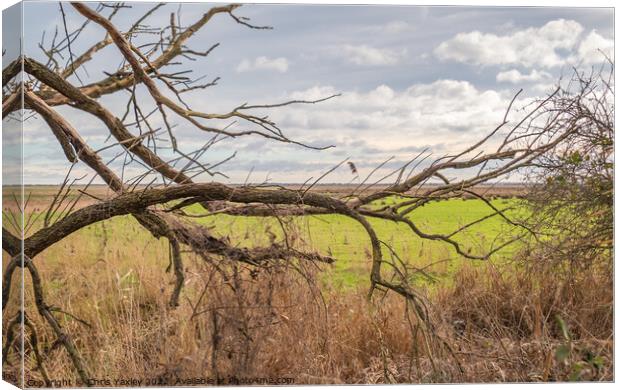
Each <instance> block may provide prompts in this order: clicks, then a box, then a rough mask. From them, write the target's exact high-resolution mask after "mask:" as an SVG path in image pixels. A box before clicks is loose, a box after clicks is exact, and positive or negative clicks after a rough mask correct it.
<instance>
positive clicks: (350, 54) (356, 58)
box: [338, 45, 406, 66]
mask: <svg viewBox="0 0 620 390" xmlns="http://www.w3.org/2000/svg"><path fill="white" fill-rule="evenodd" d="M338 52H339V55H342V56H344V57H345V58H346V60H347V61H348V62H350V63H353V64H355V65H369V66H381V65H396V64H397V63H398V62H399V61H400V60H401V59H402V58H403V56H404V55H405V54H406V51H404V50H403V51H401V52H398V51H395V50H390V49H378V48H375V47H372V46H368V45H342V46H341V47H339V48H338Z"/></svg>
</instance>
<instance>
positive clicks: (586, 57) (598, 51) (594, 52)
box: [577, 30, 614, 64]
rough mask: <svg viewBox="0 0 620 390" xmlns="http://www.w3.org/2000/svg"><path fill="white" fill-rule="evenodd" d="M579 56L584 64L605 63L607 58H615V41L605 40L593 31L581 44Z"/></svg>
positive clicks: (578, 51)
mask: <svg viewBox="0 0 620 390" xmlns="http://www.w3.org/2000/svg"><path fill="white" fill-rule="evenodd" d="M577 55H578V57H579V60H580V61H582V62H583V63H584V64H596V63H600V62H603V61H604V60H605V56H608V57H609V58H613V57H614V41H613V40H611V39H607V38H604V37H603V36H601V35H600V34H599V33H597V32H596V30H592V31H591V32H590V34H588V36H587V37H586V38H585V39H584V40H583V41H581V43H580V44H579V49H578V50H577Z"/></svg>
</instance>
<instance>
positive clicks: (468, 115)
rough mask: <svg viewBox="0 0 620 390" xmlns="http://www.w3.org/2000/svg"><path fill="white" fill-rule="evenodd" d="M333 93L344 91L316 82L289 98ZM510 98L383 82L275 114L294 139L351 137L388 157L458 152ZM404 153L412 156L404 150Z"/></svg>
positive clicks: (441, 85)
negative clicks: (429, 149)
mask: <svg viewBox="0 0 620 390" xmlns="http://www.w3.org/2000/svg"><path fill="white" fill-rule="evenodd" d="M335 92H342V91H337V90H336V89H335V88H333V87H330V86H316V87H313V88H310V89H307V90H304V91H298V92H295V93H293V94H291V95H290V96H288V98H291V99H306V100H312V99H318V98H321V97H325V96H328V95H331V94H333V93H335ZM511 97H512V96H508V95H506V96H504V95H503V94H502V93H500V92H497V91H493V90H479V89H477V88H476V87H475V86H473V85H472V84H471V83H469V82H467V81H458V80H438V81H435V82H433V83H428V84H414V85H412V86H410V87H409V88H407V89H404V90H401V91H398V90H394V89H392V88H390V87H389V86H386V85H380V86H378V87H376V88H374V89H372V90H369V91H348V92H347V91H345V92H343V93H342V96H341V97H338V98H335V99H331V100H329V101H327V102H324V103H321V104H317V105H312V106H295V107H292V106H289V107H288V108H287V109H286V110H282V111H279V112H274V113H273V115H272V118H273V119H274V120H276V122H277V123H278V124H279V125H281V127H282V128H284V129H286V131H287V133H288V134H289V135H291V136H293V137H294V136H295V135H296V134H299V135H300V136H303V137H304V138H306V139H308V137H312V138H313V139H317V140H327V139H329V140H330V142H332V143H335V144H336V145H338V144H340V145H342V143H343V142H345V141H346V140H347V139H357V140H364V141H365V142H366V143H368V144H369V145H372V146H373V148H375V149H376V150H377V151H381V150H383V153H377V155H376V156H375V157H376V158H385V157H389V153H392V152H391V151H393V150H404V148H407V147H419V146H420V145H430V146H432V145H436V146H438V145H440V144H441V145H448V144H449V145H452V147H453V149H454V150H455V151H456V150H459V149H461V148H462V147H463V145H469V144H471V143H472V142H473V141H475V140H476V139H477V138H480V137H482V136H483V135H484V134H486V133H487V132H488V131H490V130H491V129H493V128H494V127H495V126H496V125H497V124H498V123H499V121H501V118H502V116H503V114H504V112H505V110H506V107H507V105H508V102H509V100H510V98H511ZM297 138H299V136H298V137H297ZM449 145H448V146H449ZM442 147H443V146H442ZM379 155H381V156H380V157H379ZM366 157H370V156H366ZM397 157H398V156H397ZM400 157H401V158H405V159H406V158H407V157H411V156H410V155H409V154H407V153H405V152H403V153H402V155H401V156H400Z"/></svg>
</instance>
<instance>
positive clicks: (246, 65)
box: [237, 56, 289, 73]
mask: <svg viewBox="0 0 620 390" xmlns="http://www.w3.org/2000/svg"><path fill="white" fill-rule="evenodd" d="M288 66H289V63H288V60H287V59H286V58H284V57H278V58H268V57H264V56H261V57H256V58H255V59H254V61H252V60H248V59H247V58H245V59H243V61H241V62H240V63H239V65H237V72H239V73H242V72H251V71H256V70H272V71H276V72H280V73H285V72H286V71H287V70H288Z"/></svg>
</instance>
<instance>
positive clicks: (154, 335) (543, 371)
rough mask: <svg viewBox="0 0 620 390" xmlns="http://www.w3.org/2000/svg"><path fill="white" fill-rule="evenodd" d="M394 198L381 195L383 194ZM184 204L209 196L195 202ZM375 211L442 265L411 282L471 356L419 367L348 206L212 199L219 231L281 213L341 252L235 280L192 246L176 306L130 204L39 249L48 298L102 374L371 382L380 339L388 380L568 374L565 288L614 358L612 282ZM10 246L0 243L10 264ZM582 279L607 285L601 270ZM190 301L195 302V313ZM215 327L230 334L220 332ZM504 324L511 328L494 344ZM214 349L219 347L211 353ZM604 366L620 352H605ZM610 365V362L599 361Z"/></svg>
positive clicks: (400, 242)
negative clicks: (222, 210)
mask: <svg viewBox="0 0 620 390" xmlns="http://www.w3.org/2000/svg"><path fill="white" fill-rule="evenodd" d="M31 190H32V189H31ZM51 193H52V192H51V190H50V189H49V188H37V189H36V190H33V191H32V195H31V196H30V199H31V200H30V201H29V204H28V207H26V216H25V219H26V220H30V221H31V222H32V221H35V222H34V223H33V226H32V228H31V229H30V231H29V233H28V234H32V233H33V232H35V231H36V230H37V229H39V228H40V227H41V226H42V223H43V218H44V217H43V212H44V210H45V209H46V207H47V204H48V203H49V202H50V199H51V196H50V194H51ZM4 200H5V207H7V206H9V207H10V204H11V202H10V200H9V199H8V198H7V195H6V193H5V197H4ZM394 200H395V199H386V200H384V201H383V202H385V204H390V203H392V202H394ZM520 202H522V201H521V200H519V199H517V198H495V199H494V200H493V201H492V204H493V205H494V206H495V207H496V208H498V209H505V208H508V207H512V209H511V210H510V211H508V212H507V214H508V215H510V216H513V217H519V216H521V215H522V214H523V213H524V210H525V208H524V207H523V205H522V204H521V203H520ZM383 205H384V204H376V205H375V206H377V207H379V206H383ZM81 206H83V205H80V207H81ZM186 211H187V212H188V213H199V212H204V210H202V209H201V208H200V206H192V207H189V208H188V209H186ZM492 213H493V210H492V209H490V208H489V207H488V205H486V204H485V203H484V202H482V201H479V200H472V199H469V200H465V199H452V200H442V201H436V202H432V203H429V204H427V205H425V206H423V207H421V208H419V209H417V210H415V211H414V212H412V213H411V214H409V216H408V217H409V218H410V219H411V220H412V221H413V222H414V223H415V224H416V225H417V226H418V227H419V228H420V229H421V230H422V231H424V232H425V233H429V234H433V233H442V234H448V233H451V232H453V231H455V230H457V229H459V228H460V227H462V226H465V225H467V224H469V223H471V222H472V221H476V220H478V219H480V218H483V217H485V216H487V215H489V214H492ZM58 216H60V215H58ZM10 218H11V217H10V215H9V213H7V212H6V208H5V213H4V220H3V223H4V224H5V227H9V225H10V222H9V219H10ZM369 220H370V223H371V224H372V226H373V227H374V229H375V230H376V232H377V234H378V236H379V239H380V240H381V241H382V242H384V243H385V245H384V248H383V253H384V259H385V260H387V261H390V260H391V259H392V258H393V257H394V256H398V258H399V259H400V260H402V261H403V262H405V263H407V264H409V265H410V266H413V267H416V268H418V269H423V270H424V272H425V273H426V274H427V275H430V276H431V277H432V278H433V280H434V282H429V279H428V278H427V277H423V276H422V274H421V273H418V274H416V276H413V277H412V279H414V280H412V282H413V283H411V284H412V286H414V287H415V288H416V289H417V290H418V291H420V292H422V293H424V291H425V292H426V293H425V294H424V295H425V296H427V297H428V299H429V301H431V302H432V305H433V306H434V307H435V308H436V310H437V313H440V317H441V318H439V317H438V318H437V321H438V324H440V325H439V326H441V327H442V328H441V329H442V330H441V332H442V334H446V335H447V336H446V337H448V339H449V340H450V342H451V343H453V345H455V346H457V345H458V347H455V348H460V349H462V350H463V351H464V352H463V353H467V354H473V355H471V356H476V357H475V358H474V357H471V358H467V359H465V360H462V363H463V365H464V367H465V368H464V371H463V372H461V371H459V369H458V368H457V367H456V366H455V365H454V362H453V361H451V360H450V359H449V358H448V359H447V360H445V361H443V360H441V361H440V362H439V361H438V362H436V363H437V364H440V365H441V368H440V370H439V371H440V372H441V373H442V374H441V375H440V376H437V375H439V374H437V372H436V370H435V369H433V368H432V367H431V365H430V364H431V363H430V362H431V360H429V358H427V357H424V354H422V355H423V356H422V358H421V360H420V362H419V364H421V366H419V367H418V368H416V371H415V373H413V374H412V371H411V362H412V360H411V356H412V355H411V353H412V349H411V348H412V345H418V346H417V347H415V348H423V345H424V344H423V343H422V344H416V343H419V342H421V341H420V340H417V339H412V335H411V328H410V323H409V322H408V320H407V319H406V318H407V317H406V316H404V315H403V313H404V307H403V302H402V300H401V299H400V298H399V297H398V296H397V295H396V294H391V295H389V296H387V299H383V298H381V297H379V295H381V294H377V295H376V297H378V298H377V299H378V300H379V301H380V302H381V303H380V305H379V306H375V305H374V304H373V303H370V302H369V301H367V300H366V292H367V291H368V287H369V285H370V265H371V264H370V262H371V260H370V258H371V256H370V250H371V249H370V243H369V239H368V237H367V235H366V234H365V233H364V231H363V230H362V228H361V226H360V225H359V224H358V223H357V222H355V221H353V220H351V219H348V218H346V217H343V216H337V215H315V216H303V217H287V218H283V219H280V220H278V219H276V218H273V217H240V216H229V215H224V214H216V215H212V216H209V217H203V218H200V219H198V220H197V221H198V222H199V223H201V224H204V225H205V226H207V227H209V228H210V230H211V231H212V232H213V234H214V235H216V236H219V237H229V238H230V239H231V240H230V242H233V243H236V244H237V245H239V246H248V247H253V246H264V245H267V244H269V243H270V241H280V240H281V239H282V238H283V234H282V232H283V225H284V228H285V229H286V231H287V232H288V235H287V237H288V241H289V243H290V244H291V246H293V247H295V248H297V249H300V250H308V251H317V252H319V253H321V254H324V255H330V256H332V257H333V258H335V260H336V262H335V263H334V264H333V265H322V266H321V267H320V270H318V271H317V270H315V269H314V268H312V267H310V266H308V267H309V268H310V269H312V270H311V271H310V272H309V273H307V274H308V275H310V277H311V278H312V281H308V283H307V281H306V280H304V279H303V278H300V277H299V275H297V274H295V273H290V272H284V273H278V272H275V273H269V272H265V273H261V274H260V276H259V277H258V278H257V279H252V278H253V277H252V278H249V277H250V276H251V273H250V272H248V270H242V271H241V273H240V274H239V275H238V276H239V278H240V279H239V280H242V281H243V283H242V284H240V285H239V286H238V287H239V289H237V288H235V290H234V292H231V290H228V289H227V288H226V283H228V282H227V281H226V279H225V278H224V279H222V278H221V277H219V276H217V275H216V276H215V278H216V279H215V281H214V282H213V283H212V282H211V280H212V279H211V278H212V276H213V274H216V273H215V272H214V271H213V266H212V265H211V264H208V263H206V262H204V261H203V260H202V259H200V258H199V257H198V256H196V255H193V254H191V253H186V254H185V255H184V256H183V257H184V260H183V261H184V269H185V284H184V288H183V290H182V294H181V305H180V306H179V307H177V308H176V309H174V310H170V307H169V304H168V303H169V297H170V293H171V291H172V289H173V286H174V275H173V273H167V272H166V271H165V270H166V268H167V267H168V266H169V263H170V258H169V246H168V242H167V240H166V239H159V240H156V239H154V238H153V237H152V236H151V235H150V233H149V232H148V231H147V230H145V229H144V228H143V227H142V226H141V225H140V224H138V223H137V222H136V221H135V219H134V218H133V217H131V216H122V217H115V218H112V219H109V220H106V221H103V222H100V223H96V224H93V225H91V226H88V227H86V228H84V229H81V230H80V231H78V232H76V233H74V234H72V235H70V236H68V237H66V238H65V239H63V240H61V241H60V242H58V243H56V244H54V245H53V246H51V247H49V248H47V249H46V250H45V251H43V252H42V253H40V254H39V255H37V257H36V259H35V261H36V264H37V267H38V269H39V272H40V274H41V276H42V279H43V290H44V294H45V296H46V300H47V302H49V303H50V304H52V305H57V306H58V307H61V308H62V310H64V311H66V313H71V315H68V314H62V313H60V312H58V313H56V316H57V317H58V318H59V321H60V322H61V324H62V325H63V326H64V327H65V329H66V330H67V332H69V333H70V334H71V335H72V337H73V338H74V340H75V342H76V344H77V346H78V348H79V350H80V353H81V354H82V356H83V357H84V359H85V362H86V364H87V366H88V367H90V368H91V370H92V375H94V376H95V377H98V378H106V377H107V378H115V377H124V376H131V377H135V378H145V377H146V378H159V379H161V378H168V379H170V378H173V379H174V378H177V377H181V378H191V377H195V376H204V375H214V373H215V374H218V373H219V374H218V375H223V374H226V375H228V374H233V375H240V374H243V375H253V376H263V375H267V374H268V375H270V376H285V377H286V376H293V377H295V378H296V379H295V380H296V382H295V383H376V382H381V381H383V380H384V366H383V364H384V363H383V362H385V361H386V360H385V359H386V356H385V355H384V354H383V352H382V351H383V350H384V349H385V350H386V351H388V350H389V355H390V356H389V358H387V359H388V360H387V361H388V362H389V364H390V365H391V367H392V369H393V370H394V372H396V373H397V374H396V376H395V379H394V380H395V381H398V382H450V381H457V382H458V381H478V382H479V381H506V380H508V381H530V380H534V381H537V380H547V379H548V378H558V379H562V378H567V377H569V376H570V375H571V373H572V371H571V370H573V366H567V365H566V364H564V363H562V362H557V361H556V360H554V359H553V358H552V357H553V356H554V353H555V350H556V349H557V348H558V345H561V343H562V342H563V341H562V339H559V340H558V339H557V338H556V336H554V334H556V333H557V332H556V331H555V330H554V325H553V321H554V320H553V318H554V315H556V314H557V315H561V316H563V317H564V318H569V317H570V316H571V314H569V313H567V312H566V310H567V307H565V306H562V305H560V306H558V305H557V302H558V300H560V302H564V305H566V303H565V302H574V303H571V305H574V306H575V307H576V308H578V309H579V310H580V311H575V310H573V311H574V312H575V313H579V314H578V315H577V316H575V315H573V321H575V322H576V323H578V324H579V326H578V327H574V328H571V329H573V330H572V331H573V332H575V333H574V334H575V335H578V334H579V332H581V331H580V330H579V329H581V328H580V327H583V328H584V329H588V331H590V330H592V329H594V331H595V332H597V333H596V334H597V335H598V334H600V336H596V337H593V338H587V339H585V340H580V341H578V340H575V341H574V345H575V346H574V347H573V348H574V352H573V354H574V356H575V361H578V360H579V359H581V355H583V356H590V355H588V354H592V353H593V354H594V355H593V356H599V355H600V356H605V359H609V358H608V356H610V355H609V353H610V352H609V351H610V347H609V345H610V344H609V342H608V339H607V338H606V336H605V335H606V334H607V333H606V330H607V329H608V328H609V315H608V314H609V313H608V312H609V310H608V309H607V304H608V301H609V299H608V297H607V296H606V295H605V297H604V299H603V301H602V303H600V304H597V305H594V304H593V303H592V302H599V301H601V297H600V294H598V293H596V292H595V291H594V290H593V291H592V292H590V291H589V290H583V289H582V288H578V287H576V288H577V289H578V290H579V291H580V293H579V295H578V296H572V295H570V294H573V291H574V289H566V285H565V284H563V283H558V282H557V281H556V280H555V279H554V277H553V276H545V275H542V274H541V277H540V279H535V278H533V277H532V276H523V275H525V274H523V273H521V272H519V267H514V266H512V264H513V263H512V261H513V260H514V259H515V254H516V253H517V249H518V248H519V246H518V245H519V244H516V243H515V244H511V245H509V246H506V247H504V248H503V249H501V250H499V251H498V252H496V253H495V254H494V255H493V256H492V257H491V258H490V259H489V261H472V260H467V259H465V258H463V257H462V256H460V255H458V254H457V253H456V252H455V250H454V248H453V247H452V246H450V245H448V244H446V243H445V242H442V241H430V240H423V239H420V238H419V237H416V236H415V234H413V232H411V231H410V230H409V228H408V227H407V226H406V225H404V224H396V223H394V222H387V221H384V220H377V219H373V218H370V219H369ZM519 233H520V231H519V229H517V228H515V227H514V226H512V225H510V224H508V223H507V222H505V221H504V220H503V219H502V218H501V217H500V216H497V215H496V216H493V217H491V218H488V219H486V220H484V221H483V222H481V223H479V224H476V225H474V226H472V227H471V228H469V229H467V230H464V231H461V232H459V233H457V234H455V235H454V236H453V237H452V238H453V239H454V240H455V241H457V242H459V244H461V245H462V248H463V250H464V251H465V252H468V253H470V254H472V255H482V254H485V253H486V252H488V251H489V250H491V249H492V248H495V247H497V246H499V245H501V244H502V243H504V242H506V241H508V240H510V239H511V238H513V237H514V236H515V235H517V234H519ZM28 234H27V235H28ZM388 247H389V248H391V249H392V250H393V252H392V250H391V249H389V248H388ZM7 260H8V259H7V257H6V256H4V261H5V265H6V261H7ZM305 264H307V263H305ZM227 267H230V269H227V272H229V273H230V274H231V275H234V272H232V271H233V268H234V265H233V264H231V263H228V265H227ZM285 268H286V267H285ZM505 271H506V272H505ZM383 275H384V276H386V277H389V275H390V268H389V267H387V266H385V267H384V268H383ZM528 275H529V274H528ZM304 277H305V276H304ZM28 279H29V276H27V277H26V284H27V285H28V283H29V281H28ZM235 280H237V279H235ZM579 283H580V285H589V286H591V285H597V286H598V285H601V286H602V285H603V284H601V282H600V281H599V280H598V279H595V278H593V279H592V280H583V281H579ZM314 286H317V287H318V288H320V289H321V295H322V297H323V299H324V300H323V302H327V304H325V306H324V304H321V303H320V300H317V299H316V298H317V297H316V295H315V292H316V290H314V288H315V287H314ZM17 289H18V284H17V283H14V285H13V291H14V292H13V293H12V295H11V302H9V305H8V306H7V309H6V310H7V311H5V313H14V312H15V311H16V310H17V308H18V297H19V294H18V293H17ZM422 290H424V291H422ZM534 291H538V292H534ZM204 292H207V293H206V294H204ZM596 294H598V295H596ZM595 295H596V296H595ZM565 296H568V298H566V297H565ZM203 297H204V298H203ZM25 302H26V311H27V312H28V313H29V318H30V319H31V321H32V322H33V323H34V324H35V326H36V328H37V329H38V336H39V339H40V340H41V344H42V346H41V348H42V349H43V351H47V352H44V353H45V356H46V366H47V370H48V371H49V372H50V373H52V377H53V378H56V379H62V378H73V379H74V380H75V378H76V374H75V370H74V368H73V366H72V363H71V361H70V360H69V359H68V356H67V355H66V353H64V352H63V351H62V349H61V348H56V349H54V348H53V347H52V345H53V344H54V340H55V337H54V335H53V334H52V332H51V330H50V329H49V326H48V325H47V324H46V323H45V322H44V321H43V320H42V319H41V317H40V316H38V315H37V314H36V309H35V308H34V307H33V296H32V292H31V290H30V289H28V288H27V289H26V290H25ZM571 307H572V306H571ZM583 308H587V310H586V309H583ZM211 310H214V311H211ZM571 310H572V309H571ZM197 311H198V312H200V313H201V314H199V315H197V314H196V313H197ZM213 313H219V315H215V314H213ZM214 315H215V317H214ZM73 316H75V318H80V319H82V320H83V321H85V322H84V323H81V322H79V321H77V320H76V319H75V318H74V317H73ZM8 318H9V317H6V319H5V320H4V322H5V325H6V321H8ZM217 318H219V320H217ZM213 321H216V322H215V323H214V322H213ZM217 321H220V322H219V323H218V322H217ZM455 321H456V322H455ZM455 323H464V324H466V325H465V326H466V330H465V332H466V333H464V334H461V335H459V333H455V332H456V330H455V328H453V327H452V326H453V324H455ZM85 324H88V325H85ZM599 328H600V329H599ZM378 329H381V332H379V333H378V332H377V330H378ZM588 334H589V333H588ZM213 337H217V338H218V340H219V339H221V340H222V344H221V345H220V346H219V347H217V345H219V343H214V341H213ZM545 337H547V338H545ZM576 337H577V336H576ZM588 337H590V336H588ZM416 340H417V341H416ZM497 340H502V341H501V342H502V343H503V344H502V348H501V349H500V348H498V347H497V345H498V344H497V343H498V341H497ZM540 340H545V341H544V343H543V342H541V341H540ZM577 345H579V347H577ZM524 346H525V347H524ZM218 348H219V350H218ZM524 348H529V349H527V350H526V349H524ZM218 351H219V352H218ZM224 351H227V352H226V353H224ZM592 351H594V352H592ZM16 353H17V352H15V353H11V355H12V356H16V355H15V354H16ZM215 353H218V354H219V355H218V356H217V358H215V357H214V355H213V354H215ZM283 356H289V357H288V358H286V359H283V358H282V357H283ZM464 356H465V355H464ZM466 356H469V355H466ZM488 356H491V357H493V358H489V357H488ZM550 356H551V357H550ZM517 358H518V359H517ZM29 359H30V360H29V361H28V363H27V365H28V367H29V368H28V369H27V372H26V375H27V378H28V377H30V378H34V379H36V380H40V375H39V372H38V371H37V370H36V362H35V361H34V360H33V359H34V358H33V357H32V355H29ZM214 359H215V360H214ZM604 366H605V367H611V364H610V363H609V361H608V360H605V361H604ZM18 372H19V366H18V365H17V364H16V359H15V358H12V360H11V363H7V364H5V365H4V373H5V374H6V375H17V373H18ZM609 375H610V374H609V371H607V368H606V369H605V371H600V372H598V371H597V372H596V373H593V374H592V376H591V377H592V378H609ZM160 384H161V383H160ZM169 384H170V383H169ZM172 384H176V383H175V382H174V383H172Z"/></svg>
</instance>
